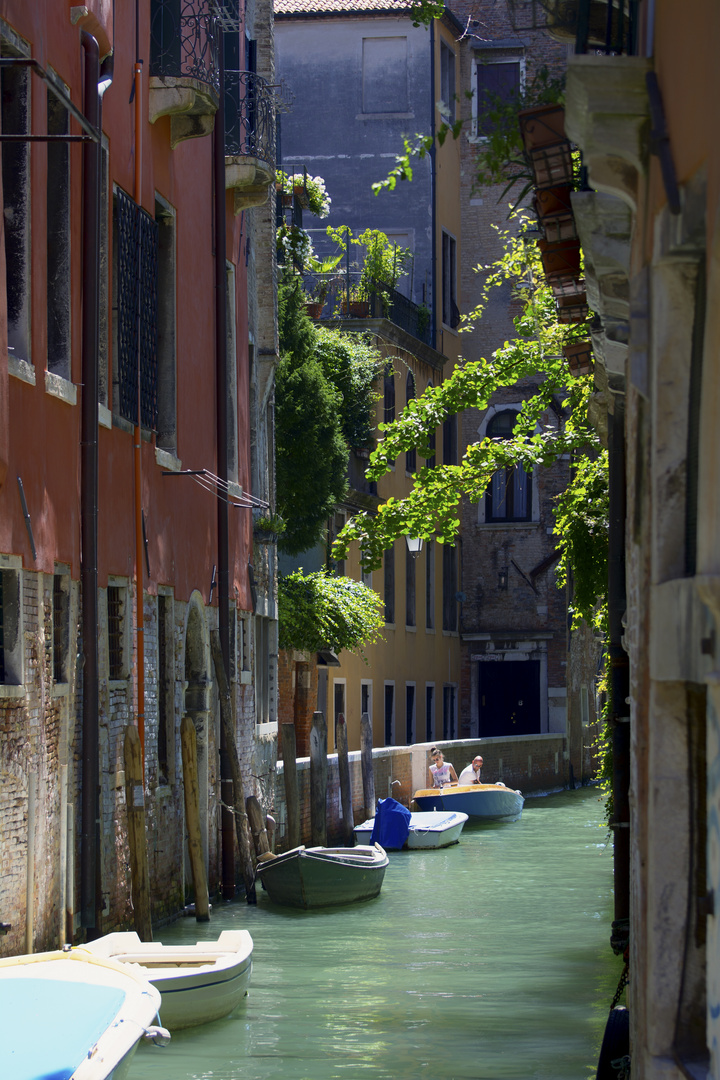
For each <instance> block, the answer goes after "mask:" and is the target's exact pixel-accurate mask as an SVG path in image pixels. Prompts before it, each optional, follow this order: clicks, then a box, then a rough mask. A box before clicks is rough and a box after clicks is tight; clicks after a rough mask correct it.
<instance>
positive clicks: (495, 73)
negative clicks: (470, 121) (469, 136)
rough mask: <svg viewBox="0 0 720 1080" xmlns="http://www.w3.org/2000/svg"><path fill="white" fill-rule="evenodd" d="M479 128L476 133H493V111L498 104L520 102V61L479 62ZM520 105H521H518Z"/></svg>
mask: <svg viewBox="0 0 720 1080" xmlns="http://www.w3.org/2000/svg"><path fill="white" fill-rule="evenodd" d="M476 71H477V128H476V134H478V135H482V136H488V135H491V134H492V132H493V130H494V128H495V123H496V121H495V120H494V119H493V115H492V114H493V112H494V111H496V110H497V108H498V106H500V105H503V104H506V103H509V102H515V101H518V102H519V97H520V61H519V60H511V61H508V62H506V63H501V64H498V63H481V62H478V64H477V68H476ZM518 107H519V106H518Z"/></svg>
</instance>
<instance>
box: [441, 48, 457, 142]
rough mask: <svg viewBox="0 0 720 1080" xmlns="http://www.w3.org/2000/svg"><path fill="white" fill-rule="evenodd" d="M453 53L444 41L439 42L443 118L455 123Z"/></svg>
mask: <svg viewBox="0 0 720 1080" xmlns="http://www.w3.org/2000/svg"><path fill="white" fill-rule="evenodd" d="M455 94H456V91H455V53H454V51H453V49H451V48H450V46H449V45H447V44H446V43H445V42H444V41H441V42H440V99H441V101H442V103H443V106H444V110H443V111H444V119H445V120H447V122H448V123H449V124H454V123H455V115H456V112H457V110H456V101H455Z"/></svg>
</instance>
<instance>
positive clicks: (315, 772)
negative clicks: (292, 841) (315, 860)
mask: <svg viewBox="0 0 720 1080" xmlns="http://www.w3.org/2000/svg"><path fill="white" fill-rule="evenodd" d="M326 802H327V724H326V723H325V717H324V716H323V714H322V713H321V712H316V713H313V719H312V727H311V729H310V843H311V844H312V845H313V847H326V846H327V811H326Z"/></svg>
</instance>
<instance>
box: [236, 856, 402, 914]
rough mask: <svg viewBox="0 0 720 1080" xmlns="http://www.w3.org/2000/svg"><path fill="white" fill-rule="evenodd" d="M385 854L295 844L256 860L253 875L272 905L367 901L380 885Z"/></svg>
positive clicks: (377, 890) (323, 905)
mask: <svg viewBox="0 0 720 1080" xmlns="http://www.w3.org/2000/svg"><path fill="white" fill-rule="evenodd" d="M388 861H389V860H388V857H387V854H386V853H385V851H384V850H383V849H382V848H381V847H380V845H379V844H375V845H374V846H373V847H364V846H361V847H354V848H327V847H310V848H306V847H298V848H293V849H292V851H286V852H285V853H284V854H282V855H277V856H270V857H268V856H266V857H265V860H264V861H263V862H260V863H258V867H257V878H258V881H259V882H260V883H261V885H262V886H263V888H264V889H265V891H266V892H267V894H268V896H269V898H270V899H271V900H272V902H273V903H274V904H286V905H288V906H289V907H299V908H315V907H331V906H334V905H336V904H352V903H355V902H356V901H357V900H371V899H372V898H373V897H375V896H377V895H378V894H379V892H380V889H381V888H382V883H383V878H384V877H385V870H386V868H387V865H388Z"/></svg>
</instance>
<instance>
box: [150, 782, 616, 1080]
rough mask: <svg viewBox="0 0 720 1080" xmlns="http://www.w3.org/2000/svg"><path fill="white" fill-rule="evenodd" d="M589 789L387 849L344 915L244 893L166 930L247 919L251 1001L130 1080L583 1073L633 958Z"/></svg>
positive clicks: (500, 1078)
mask: <svg viewBox="0 0 720 1080" xmlns="http://www.w3.org/2000/svg"><path fill="white" fill-rule="evenodd" d="M602 820H603V808H602V805H601V804H600V802H599V800H598V796H597V792H596V791H594V790H592V789H583V790H582V791H577V792H567V793H563V794H561V795H553V796H549V797H547V798H544V799H529V800H528V801H527V802H526V804H525V810H524V812H523V816H522V819H521V820H520V821H518V822H514V823H512V824H509V825H503V826H496V827H494V828H482V827H477V826H475V827H468V826H466V828H465V830H464V832H463V835H462V838H461V842H460V844H459V845H457V846H455V847H453V848H448V849H444V850H442V851H430V852H412V853H408V852H401V853H397V854H393V855H392V856H391V863H390V866H389V868H388V871H387V874H386V877H385V883H384V885H383V891H382V893H381V895H380V896H379V897H378V898H377V899H376V900H372V901H369V902H368V903H365V904H359V905H354V906H352V907H349V908H344V909H337V910H335V911H333V910H330V911H324V912H320V911H315V912H295V911H290V910H288V909H283V908H275V907H273V906H272V905H271V904H269V903H268V902H267V899H266V897H265V896H264V895H262V893H259V903H258V906H257V907H256V908H249V907H247V906H246V905H245V904H232V905H229V906H227V907H225V908H221V909H218V908H217V907H216V908H215V909H214V911H213V919H212V922H211V923H210V924H209V925H205V926H198V925H196V924H195V923H194V922H193V921H192V920H189V919H184V920H181V921H180V922H178V923H175V924H174V925H173V926H171V927H168V928H166V929H164V930H163V932H162V939H163V940H167V941H170V940H172V941H182V942H188V941H195V940H198V939H200V938H201V937H213V938H214V937H216V936H217V934H218V933H219V932H220V930H222V929H226V928H232V927H245V928H247V929H248V930H249V931H250V933H251V934H252V936H253V940H254V943H255V951H254V968H253V977H252V982H251V985H250V993H249V996H248V998H247V1000H246V1003H245V1005H243V1006H241V1007H240V1008H239V1009H238V1010H237V1012H236V1013H235V1015H234V1016H232V1017H230V1018H228V1019H227V1020H221V1021H218V1022H217V1023H215V1024H210V1025H207V1026H205V1027H204V1028H197V1029H195V1030H194V1031H188V1032H185V1033H183V1032H179V1033H177V1034H176V1035H175V1036H174V1037H173V1041H172V1043H171V1045H170V1046H169V1047H168V1048H167V1049H165V1050H159V1049H157V1048H155V1047H143V1048H141V1050H140V1051H139V1052H138V1054H137V1055H136V1058H135V1061H134V1063H133V1067H132V1070H131V1078H130V1080H191V1078H192V1080H200V1078H202V1080H209V1078H212V1080H275V1078H282V1080H339V1078H342V1080H346V1078H347V1080H349V1078H351V1077H355V1076H357V1077H363V1078H364V1077H367V1078H368V1080H406V1078H407V1080H424V1078H427V1080H465V1078H472V1080H546V1078H547V1080H550V1078H552V1080H584V1078H587V1077H588V1076H593V1075H594V1063H596V1061H597V1055H598V1052H599V1046H600V1041H601V1037H602V1031H603V1028H604V1025H605V1019H606V1017H607V1012H608V1008H609V1004H610V1000H611V999H612V996H613V992H614V990H615V986H616V985H617V981H618V978H619V976H620V970H621V967H622V964H621V961H620V960H618V959H617V958H615V957H613V956H612V953H611V952H610V949H609V946H608V940H609V933H610V922H611V919H612V910H611V889H612V859H611V851H610V848H609V847H606V843H605V839H606V836H605V831H604V830H602V829H601V828H600V827H599V826H600V824H601V822H602Z"/></svg>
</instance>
